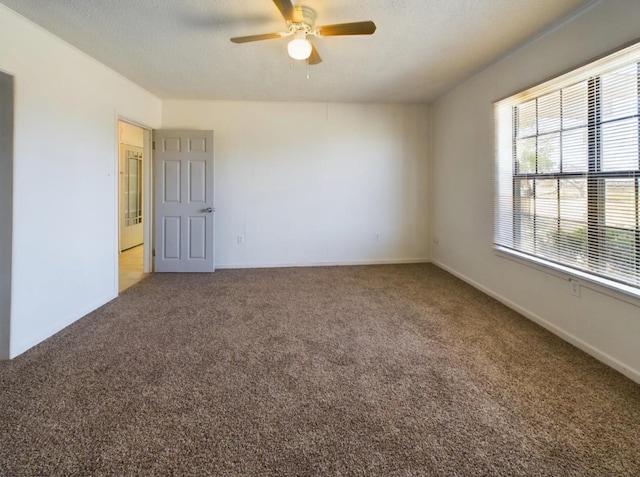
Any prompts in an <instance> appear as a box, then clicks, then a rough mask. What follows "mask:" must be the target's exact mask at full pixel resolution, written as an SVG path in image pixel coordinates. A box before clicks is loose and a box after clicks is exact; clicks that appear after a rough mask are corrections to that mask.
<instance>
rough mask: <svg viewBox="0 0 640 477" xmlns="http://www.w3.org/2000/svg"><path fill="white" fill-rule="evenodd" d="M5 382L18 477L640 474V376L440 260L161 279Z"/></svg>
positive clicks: (0, 461) (1, 408)
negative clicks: (630, 375)
mask: <svg viewBox="0 0 640 477" xmlns="http://www.w3.org/2000/svg"><path fill="white" fill-rule="evenodd" d="M0 385H1V388H0V418H1V419H0V474H1V475H5V476H27V475H28V476H34V475H46V476H49V475H60V476H71V475H82V476H89V475H94V476H95V475H122V476H129V475H144V476H147V475H163V476H164V475H251V476H266V475H276V476H281V475H282V476H305V475H319V476H320V475H322V476H325V475H355V476H364V475H381V476H412V475H447V476H448V475H457V476H466V475H504V476H516V475H527V476H532V475H545V476H595V475H598V476H624V475H627V476H638V475H640V386H639V385H637V384H635V383H633V382H632V381H630V380H628V379H626V378H625V377H623V376H622V375H620V374H618V373H616V372H615V371H613V370H611V369H609V368H607V367H606V366H604V365H603V364H600V363H599V362H597V361H596V360H594V359H593V358H591V357H589V356H587V355H586V354H584V353H582V352H580V351H578V350H577V349H575V348H573V347H572V346H571V345H569V344H567V343H565V342H563V341H561V340H560V339H558V338H556V337H554V336H553V335H551V334H550V333H548V332H546V331H545V330H543V329H541V328H540V327H538V326H536V325H534V324H533V323H531V322H529V321H528V320H526V319H525V318H523V317H521V316H519V315H518V314H516V313H514V312H512V311H510V310H508V309H507V308H505V307H504V306H502V305H500V304H499V303H497V302H496V301H494V300H492V299H491V298H488V297H487V296H484V295H482V294H481V293H479V292H478V291H476V290H474V289H473V288H471V287H469V286H467V285H465V284H464V283H462V282H461V281H459V280H457V279H456V278H454V277H452V276H451V275H449V274H447V273H445V272H443V271H442V270H439V269H438V268H436V267H434V266H432V265H397V266H396V265H394V266H370V267H335V268H301V269H263V270H226V271H224V270H223V271H218V272H216V273H215V274H212V275H200V274H185V275H180V274H157V275H151V276H149V277H148V278H146V279H144V280H143V281H142V282H140V283H138V284H137V285H134V286H133V287H132V288H130V289H129V290H127V291H126V292H124V293H123V294H122V295H121V296H120V297H119V298H118V299H116V300H114V301H113V302H111V303H109V304H107V305H106V306H104V307H102V308H100V309H99V310H97V311H96V312H94V313H92V314H90V315H88V316H87V317H86V318H84V319H82V320H80V321H79V322H78V323H76V324H74V325H73V326H71V327H69V328H67V329H66V330H64V331H62V332H61V333H59V334H58V335H56V336H55V337H53V338H51V339H49V340H47V341H46V342H45V343H43V344H41V345H39V346H38V347H36V348H34V349H32V350H31V351H29V352H27V353H25V354H24V355H22V356H20V357H18V358H17V359H15V360H13V361H10V362H2V363H0Z"/></svg>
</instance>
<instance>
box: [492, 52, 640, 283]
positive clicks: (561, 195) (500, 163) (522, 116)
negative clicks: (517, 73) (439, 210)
mask: <svg viewBox="0 0 640 477" xmlns="http://www.w3.org/2000/svg"><path fill="white" fill-rule="evenodd" d="M639 97H640V44H638V45H634V46H632V47H629V48H626V49H624V50H621V51H619V52H617V53H615V54H613V55H610V56H608V57H606V58H603V59H601V60H598V61H596V62H593V63H591V64H589V65H587V66H584V67H582V68H579V69H577V70H575V71H573V72H571V73H568V74H565V75H563V76H561V77H559V78H556V79H554V80H551V81H548V82H546V83H544V84H542V85H539V86H537V87H534V88H531V89H529V90H527V91H524V92H522V93H519V94H517V95H514V96H512V97H510V98H507V99H505V100H502V101H499V102H497V103H495V119H496V169H495V171H496V173H495V201H494V204H495V246H496V247H497V248H498V249H499V250H501V251H506V252H507V253H508V252H510V251H511V252H516V253H517V254H518V256H519V257H523V256H524V257H525V258H526V257H530V258H531V259H532V260H535V261H536V263H541V262H542V263H543V264H548V265H549V266H554V265H559V266H561V267H562V268H563V269H566V268H567V267H568V268H569V269H573V270H576V271H578V272H579V273H581V274H583V276H584V274H585V273H586V274H588V277H589V278H593V279H594V280H595V281H597V282H599V283H600V282H604V284H605V285H607V286H612V287H613V288H616V287H617V285H618V284H620V285H622V286H623V287H624V290H625V291H628V288H629V287H631V288H632V289H633V290H635V291H637V292H638V295H640V141H639V137H640V101H639Z"/></svg>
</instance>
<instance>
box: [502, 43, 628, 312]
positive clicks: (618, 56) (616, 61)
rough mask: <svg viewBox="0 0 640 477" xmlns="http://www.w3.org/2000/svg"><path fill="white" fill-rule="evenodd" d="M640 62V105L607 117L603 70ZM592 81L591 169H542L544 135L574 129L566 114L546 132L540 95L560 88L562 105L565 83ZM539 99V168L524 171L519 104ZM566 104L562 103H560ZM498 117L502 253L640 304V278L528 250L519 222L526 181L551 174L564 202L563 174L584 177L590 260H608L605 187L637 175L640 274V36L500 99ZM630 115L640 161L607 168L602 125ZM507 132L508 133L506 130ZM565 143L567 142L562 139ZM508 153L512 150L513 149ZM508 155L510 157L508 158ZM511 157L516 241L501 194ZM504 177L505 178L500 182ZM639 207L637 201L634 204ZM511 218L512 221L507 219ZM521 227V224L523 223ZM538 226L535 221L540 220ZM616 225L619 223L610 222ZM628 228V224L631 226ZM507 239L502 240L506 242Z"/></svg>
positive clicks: (589, 122)
mask: <svg viewBox="0 0 640 477" xmlns="http://www.w3.org/2000/svg"><path fill="white" fill-rule="evenodd" d="M632 63H635V64H636V83H637V92H636V94H637V98H638V100H637V111H636V112H635V114H632V115H630V116H628V117H616V118H613V119H607V120H604V121H603V120H602V104H601V101H600V98H601V95H600V93H601V76H602V75H603V74H605V73H606V72H607V71H611V70H614V69H615V68H617V67H623V66H625V65H630V64H632ZM584 81H587V82H588V83H587V96H588V99H587V111H588V112H587V124H586V126H585V128H586V133H587V137H588V139H587V148H588V158H587V159H588V165H587V169H586V171H581V172H575V171H571V172H570V171H564V170H563V166H562V164H563V159H562V158H561V160H560V163H559V170H558V171H557V172H540V171H539V164H538V160H537V154H538V145H537V141H538V139H539V137H540V136H544V135H545V134H555V133H557V134H559V137H560V141H562V134H563V132H565V131H566V130H568V129H571V128H567V129H565V128H564V124H563V119H564V116H563V115H562V113H560V114H561V116H560V119H561V120H560V126H559V128H558V129H557V130H554V131H551V132H549V131H547V132H543V133H541V132H540V127H539V124H538V106H539V101H538V100H539V99H540V98H543V97H544V96H545V95H547V94H551V93H556V92H559V94H560V98H561V99H560V105H562V91H563V88H567V87H570V86H572V85H574V84H576V83H579V82H584ZM531 100H535V108H536V113H535V114H536V116H535V117H536V131H535V134H533V135H531V137H532V138H535V140H536V149H535V150H536V160H535V168H534V169H535V171H534V172H533V173H532V172H521V171H520V170H519V160H518V153H517V150H516V149H517V144H518V140H522V139H523V138H524V139H526V137H523V136H519V135H518V127H519V126H518V124H519V122H518V107H519V106H521V105H523V104H525V103H527V102H528V101H531ZM560 107H561V106H560ZM506 108H511V112H510V113H506V116H505V112H506ZM509 116H510V119H511V122H512V124H511V125H510V129H507V130H510V133H511V137H510V138H509V146H508V147H507V145H506V144H507V142H506V138H505V133H504V128H503V127H502V126H501V125H502V124H503V123H504V122H505V121H506V120H505V117H509ZM494 118H495V121H496V129H495V132H496V156H495V167H496V172H495V176H494V178H495V180H496V184H495V191H494V200H495V201H496V202H495V203H494V212H495V215H494V249H495V251H496V253H497V254H498V255H499V256H501V257H504V258H509V259H512V260H515V261H517V262H519V263H523V264H525V265H530V266H533V267H534V268H537V269H540V270H542V271H545V272H548V273H551V274H553V275H556V276H560V277H562V278H564V279H568V280H576V279H577V280H579V281H580V282H581V283H582V284H584V285H586V286H587V287H589V288H592V289H594V290H596V291H598V292H601V293H607V294H609V295H613V296H614V297H616V298H619V299H622V300H624V301H628V302H629V303H631V304H634V305H636V306H640V284H638V285H635V284H633V283H626V282H623V281H618V280H616V279H615V278H613V277H610V276H604V275H600V274H598V273H597V270H594V269H591V270H582V269H580V268H577V267H576V266H575V265H571V264H570V262H569V261H568V260H565V262H564V263H563V262H562V261H561V260H559V261H556V260H555V259H553V260H551V259H548V258H543V257H540V256H537V255H535V254H532V253H531V254H530V253H527V252H526V251H524V250H523V249H524V247H523V246H522V245H521V244H520V243H519V244H518V245H517V246H516V245H515V244H516V243H517V242H519V238H518V235H519V233H520V229H519V224H518V222H519V221H520V222H521V219H522V209H521V208H519V207H520V202H521V200H522V197H521V192H520V188H519V187H521V183H522V181H526V180H533V184H534V185H533V187H534V190H535V184H536V182H535V181H536V180H539V179H550V180H554V181H556V187H557V193H558V199H557V204H558V208H560V200H561V199H560V189H561V187H560V185H561V180H562V179H572V178H580V179H585V180H586V188H587V199H586V201H587V204H586V205H587V223H586V226H587V230H586V249H587V256H588V262H590V263H598V262H602V261H603V260H604V259H605V257H606V253H605V252H603V250H602V249H601V248H600V247H601V246H602V245H603V243H604V240H603V238H602V237H603V235H602V234H603V232H606V230H607V226H606V225H603V224H605V207H604V204H603V202H604V200H605V197H606V196H605V193H604V192H601V191H604V189H605V184H606V180H607V179H627V180H630V181H633V184H634V185H633V187H634V191H635V192H634V199H633V200H634V201H635V230H633V229H629V230H630V234H631V235H633V237H632V241H633V245H632V249H633V250H634V254H635V258H634V259H633V260H632V261H631V262H630V264H631V267H632V269H635V272H632V275H631V276H630V277H631V279H632V281H635V280H637V277H638V276H640V190H639V189H640V42H638V41H636V42H634V43H632V44H631V45H630V46H625V47H623V48H621V49H620V50H617V51H615V52H614V53H610V54H607V55H605V56H603V57H601V58H600V59H597V60H595V61H592V62H589V63H588V64H586V65H584V66H581V67H578V68H575V69H573V70H571V71H569V72H568V73H565V74H563V75H560V76H558V77H555V78H552V79H551V80H548V81H545V82H543V83H541V84H539V85H537V86H533V87H531V88H528V89H527V90H524V91H522V92H520V93H517V94H515V95H511V96H509V97H507V98H505V99H502V100H499V101H496V102H495V103H494ZM628 119H634V120H636V121H637V131H638V136H637V137H638V164H637V169H631V170H629V169H627V170H611V171H607V170H603V167H602V142H603V141H602V130H603V125H605V124H607V123H614V122H619V121H624V120H628ZM501 134H502V136H501ZM560 144H562V142H561V143H560ZM506 151H509V153H508V156H507V152H506ZM507 157H508V159H507ZM507 161H509V162H510V164H511V166H510V167H511V168H512V170H511V172H510V176H511V177H510V179H511V195H510V205H511V213H510V218H509V220H510V222H511V228H512V238H511V241H512V247H509V246H507V245H506V242H508V240H506V241H505V240H503V239H502V238H500V237H501V235H502V234H504V233H505V229H507V227H506V226H504V224H503V223H502V220H503V219H502V218H500V217H499V215H500V214H505V212H504V206H501V205H500V204H499V202H500V200H501V199H502V197H503V196H502V195H500V189H501V187H502V188H503V189H504V188H505V182H506V180H505V179H501V172H500V169H501V168H502V174H504V170H505V169H506V164H507ZM501 180H502V182H500V181H501ZM632 208H633V204H632ZM533 217H534V224H535V221H536V220H537V214H536V213H535V212H534V215H533ZM557 220H558V227H560V225H559V224H560V220H561V219H560V215H558V218H557ZM507 222H508V221H507ZM520 227H521V225H520ZM534 227H535V225H534ZM610 228H612V229H614V228H615V227H610ZM625 230H627V229H625ZM536 233H537V232H536V231H535V229H534V232H533V234H534V235H533V240H534V243H535V240H536V235H535V234H536ZM500 242H502V243H500ZM554 250H555V252H556V254H559V252H560V251H561V249H560V248H555V249H554Z"/></svg>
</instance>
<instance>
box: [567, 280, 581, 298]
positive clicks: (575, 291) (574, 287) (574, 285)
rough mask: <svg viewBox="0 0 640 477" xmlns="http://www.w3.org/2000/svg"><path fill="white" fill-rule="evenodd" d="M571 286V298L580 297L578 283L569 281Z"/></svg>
mask: <svg viewBox="0 0 640 477" xmlns="http://www.w3.org/2000/svg"><path fill="white" fill-rule="evenodd" d="M569 283H570V284H571V294H572V295H573V296H580V282H579V281H578V280H573V279H571V280H569Z"/></svg>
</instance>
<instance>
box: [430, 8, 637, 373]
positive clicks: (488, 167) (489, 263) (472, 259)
mask: <svg viewBox="0 0 640 477" xmlns="http://www.w3.org/2000/svg"><path fill="white" fill-rule="evenodd" d="M639 19H640V2H638V1H637V0H610V1H603V2H600V3H599V4H597V5H596V6H594V7H593V8H591V9H589V10H587V11H585V12H583V14H581V15H579V16H577V17H575V18H573V19H572V20H570V21H568V22H566V23H565V24H563V25H561V26H559V27H558V28H556V29H554V30H553V31H550V32H548V33H547V34H546V35H545V36H543V37H541V38H539V39H538V40H537V41H534V42H532V43H530V44H529V45H527V46H526V47H524V48H521V49H519V50H518V51H516V52H514V53H513V54H511V55H510V56H508V57H506V58H504V59H503V60H502V61H500V62H498V63H497V64H495V65H493V66H492V67H490V68H488V69H486V70H484V71H483V72H482V73H480V74H478V75H476V76H475V77H474V78H472V79H470V80H468V81H467V82H465V83H464V84H462V85H460V86H458V87H457V88H455V89H453V90H452V91H450V92H449V93H447V94H446V95H444V96H443V97H441V98H440V99H438V100H437V101H436V102H435V104H434V105H433V110H432V114H433V115H432V120H433V125H434V126H433V141H434V142H433V145H434V148H433V159H432V160H433V165H432V167H433V196H432V205H433V209H432V213H433V222H432V230H433V238H434V239H436V238H437V239H438V242H439V243H438V245H437V246H436V245H434V248H433V259H434V262H436V263H437V264H439V265H441V266H443V267H444V268H446V269H449V270H450V271H453V272H454V273H456V274H458V275H459V276H461V277H463V278H464V279H466V280H467V281H469V282H471V283H473V284H475V285H476V286H477V287H479V288H481V289H483V290H485V291H487V292H489V293H490V294H492V295H494V296H496V297H498V298H499V299H500V300H502V301H504V302H506V303H508V304H510V306H512V307H514V308H516V309H518V310H519V311H521V312H522V313H524V314H525V315H526V316H528V317H530V318H532V319H534V320H536V321H538V322H539V323H541V324H543V325H544V326H546V327H548V328H549V329H551V330H553V331H554V332H556V333H557V334H559V335H561V336H563V337H564V338H565V339H567V340H569V341H571V342H573V343H574V344H576V345H578V346H579V347H581V348H583V349H585V350H587V351H588V352H590V353H591V354H593V355H594V356H596V357H598V358H599V359H601V360H603V361H605V362H607V363H608V364H610V365H612V366H614V367H615V368H617V369H618V370H620V371H622V372H623V373H625V374H627V375H628V376H630V377H631V378H632V379H635V380H636V381H638V382H640V345H639V337H640V307H638V306H634V305H632V304H629V303H626V302H623V301H619V300H617V299H615V298H611V297H609V296H605V295H603V294H600V293H597V292H595V291H593V290H590V289H587V288H584V287H583V288H582V295H581V297H580V298H576V297H574V296H572V295H571V293H570V286H569V282H568V281H567V280H564V279H562V278H558V277H554V276H552V275H549V274H547V273H544V272H541V271H538V270H535V269H533V268H530V267H528V266H525V265H521V264H519V263H515V262H513V261H510V260H507V259H504V258H500V257H498V256H496V255H495V254H494V252H493V250H492V242H493V212H492V207H493V201H492V200H493V178H492V174H493V160H494V141H493V137H494V136H493V108H492V103H493V101H495V100H497V99H501V98H503V97H506V96H509V95H510V94H513V93H515V92H517V91H519V90H523V89H525V88H527V87H528V86H532V85H533V84H536V83H539V82H541V81H543V80H545V79H548V78H550V77H553V76H556V75H558V74H560V73H563V72H565V71H566V70H568V69H570V68H572V67H574V66H577V65H580V64H582V63H584V62H587V61H588V60H590V59H592V58H594V57H597V56H599V55H601V54H603V53H606V52H608V51H610V50H612V49H614V48H617V47H619V46H621V45H623V44H626V43H628V42H630V41H632V40H635V39H639V38H640V22H639V21H638V20H639Z"/></svg>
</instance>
